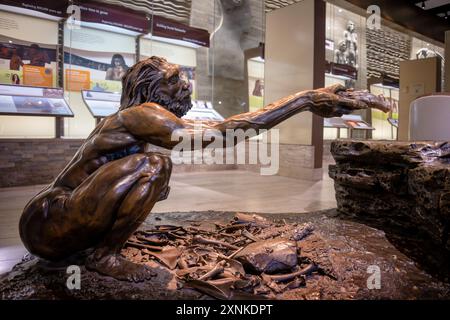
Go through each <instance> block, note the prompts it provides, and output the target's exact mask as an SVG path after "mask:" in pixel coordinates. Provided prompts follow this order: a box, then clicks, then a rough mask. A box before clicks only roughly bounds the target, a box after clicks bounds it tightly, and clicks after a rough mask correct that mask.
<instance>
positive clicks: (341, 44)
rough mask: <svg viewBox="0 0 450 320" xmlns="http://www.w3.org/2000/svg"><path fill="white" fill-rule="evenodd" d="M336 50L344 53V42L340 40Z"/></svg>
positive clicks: (345, 45) (345, 47)
mask: <svg viewBox="0 0 450 320" xmlns="http://www.w3.org/2000/svg"><path fill="white" fill-rule="evenodd" d="M338 49H339V51H340V52H345V51H346V50H347V43H346V42H345V40H342V41H340V42H339V43H338Z"/></svg>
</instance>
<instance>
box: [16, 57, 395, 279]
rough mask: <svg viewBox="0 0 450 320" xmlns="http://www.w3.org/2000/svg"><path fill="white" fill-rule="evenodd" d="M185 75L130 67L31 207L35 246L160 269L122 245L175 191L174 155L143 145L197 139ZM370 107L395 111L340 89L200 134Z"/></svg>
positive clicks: (103, 263) (300, 96) (154, 66)
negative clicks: (112, 103) (181, 134)
mask: <svg viewBox="0 0 450 320" xmlns="http://www.w3.org/2000/svg"><path fill="white" fill-rule="evenodd" d="M179 73H180V69H179V67H178V66H177V65H174V64H170V63H168V62H167V61H166V60H165V59H163V58H159V57H151V58H149V59H147V60H144V61H140V62H138V63H137V64H135V65H134V66H133V67H131V68H130V69H129V70H127V72H126V74H125V76H124V77H123V79H122V82H123V92H122V99H121V106H120V109H119V111H118V112H116V113H115V114H113V115H110V116H108V117H106V118H105V119H103V120H102V121H101V122H100V123H99V124H98V125H97V126H96V128H95V129H94V130H93V131H92V133H91V134H90V135H89V137H88V138H87V139H86V140H85V141H84V143H83V145H82V146H81V147H80V149H79V150H78V151H77V153H76V154H75V156H74V157H73V159H72V160H71V161H70V162H69V164H68V165H67V166H66V167H65V168H64V169H63V171H62V172H61V173H60V174H59V175H58V176H57V177H56V178H55V180H54V181H53V182H52V183H51V184H50V185H48V186H47V187H46V188H45V189H44V190H42V191H41V192H40V193H39V194H38V195H36V196H35V197H34V198H33V199H32V200H31V201H30V202H29V203H28V204H27V205H26V207H25V209H24V212H23V214H22V217H21V219H20V226H19V228H20V236H21V238H22V241H23V243H24V244H25V246H26V248H27V249H28V250H29V252H31V253H32V254H34V255H36V256H39V257H41V258H43V259H46V260H50V261H61V260H64V259H66V258H68V257H69V256H71V255H74V254H75V253H78V252H82V251H86V250H87V249H92V253H91V254H90V255H89V257H88V259H87V260H86V267H87V268H89V269H91V270H96V271H98V272H100V273H102V274H105V275H109V276H112V277H115V278H117V279H121V280H130V281H142V280H144V279H148V278H150V277H151V276H152V275H153V272H152V271H151V270H150V269H149V268H147V267H146V266H143V265H137V264H134V263H132V262H130V261H127V260H126V259H125V258H124V257H122V256H121V255H120V250H121V248H122V247H123V245H124V244H125V242H126V241H127V239H128V238H129V237H130V235H131V234H132V233H133V232H134V231H135V230H136V229H137V228H138V227H139V225H140V224H141V223H142V222H143V221H144V220H145V218H146V217H147V215H148V214H149V213H150V212H151V210H152V208H153V206H154V204H155V203H156V202H157V201H159V200H163V199H165V198H166V197H167V194H168V191H169V186H168V185H169V179H170V174H171V170H172V164H171V161H170V158H168V157H166V156H163V155H161V154H159V153H148V152H145V146H146V144H147V143H151V144H154V145H157V146H161V147H164V148H168V149H171V148H173V147H174V146H175V145H176V144H177V143H178V141H172V139H171V134H172V133H173V132H174V130H177V129H184V130H185V131H186V132H188V133H189V134H192V135H194V122H193V121H189V120H184V119H182V118H181V117H182V116H183V115H184V114H185V113H186V112H187V111H188V110H189V109H190V107H191V100H190V95H191V89H190V85H189V83H187V82H185V81H184V80H182V79H180V77H179ZM368 107H371V108H378V109H382V110H385V111H386V110H388V109H389V105H388V103H387V101H386V100H385V99H384V98H382V97H376V96H373V95H371V94H369V93H367V92H357V91H349V90H345V88H343V87H342V86H333V87H329V88H325V89H319V90H308V91H303V92H299V93H296V94H293V95H291V96H288V97H285V98H283V99H280V100H279V101H276V102H274V103H271V104H270V105H268V106H266V107H265V108H263V109H261V110H259V111H256V112H247V113H243V114H239V115H235V116H233V117H230V118H228V119H226V120H225V121H223V122H211V121H209V122H205V123H204V125H203V130H204V129H216V130H214V131H212V132H215V133H216V134H217V135H219V136H220V138H222V135H225V132H226V129H238V128H240V129H244V130H245V129H249V128H253V129H256V131H257V130H260V129H269V128H271V127H273V126H275V125H276V124H278V123H280V122H282V121H283V120H286V119H288V118H289V117H291V116H293V115H294V114H297V113H299V112H302V111H311V112H313V113H315V114H318V115H321V116H324V117H334V116H340V115H342V114H347V113H350V112H352V111H354V110H357V109H365V108H368ZM195 136H198V135H197V134H195ZM219 136H218V138H219ZM210 142H211V140H209V141H205V142H203V147H206V146H207V145H208V144H209V143H210Z"/></svg>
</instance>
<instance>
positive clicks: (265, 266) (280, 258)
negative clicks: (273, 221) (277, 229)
mask: <svg viewBox="0 0 450 320" xmlns="http://www.w3.org/2000/svg"><path fill="white" fill-rule="evenodd" d="M235 258H236V260H238V261H240V262H241V263H242V265H243V266H244V268H245V270H246V271H248V272H251V273H258V274H260V273H263V272H264V273H269V274H270V273H276V272H283V271H290V270H291V269H292V268H294V267H295V266H297V264H298V259H297V244H296V242H295V241H290V240H286V239H271V240H263V241H258V242H254V243H251V244H249V245H247V246H246V247H245V248H244V249H243V250H242V251H241V252H239V253H238V254H237V255H236V256H235Z"/></svg>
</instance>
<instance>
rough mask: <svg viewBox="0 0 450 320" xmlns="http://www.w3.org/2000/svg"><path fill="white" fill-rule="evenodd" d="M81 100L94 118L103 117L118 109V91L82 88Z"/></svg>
mask: <svg viewBox="0 0 450 320" xmlns="http://www.w3.org/2000/svg"><path fill="white" fill-rule="evenodd" d="M81 93H82V95H83V101H84V103H85V104H86V106H87V107H88V109H89V112H90V113H91V114H92V116H93V117H94V118H104V117H107V116H109V115H111V114H113V113H116V112H117V111H118V110H119V106H120V96H121V94H120V93H117V92H101V91H92V90H82V91H81Z"/></svg>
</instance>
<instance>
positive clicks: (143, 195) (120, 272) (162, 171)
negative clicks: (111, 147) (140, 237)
mask: <svg viewBox="0 0 450 320" xmlns="http://www.w3.org/2000/svg"><path fill="white" fill-rule="evenodd" d="M127 158H130V160H129V161H140V162H142V164H141V165H140V167H139V170H138V171H139V175H138V177H137V179H135V181H134V183H133V185H132V186H131V187H130V188H129V190H128V191H127V192H126V194H125V195H123V197H122V199H123V200H122V201H121V203H120V204H119V205H118V207H117V211H116V212H115V220H114V223H113V224H112V226H111V228H110V229H109V230H108V231H107V232H105V234H104V237H103V239H102V240H101V242H100V243H99V244H98V245H97V246H96V249H95V251H94V252H93V254H92V255H91V256H90V257H89V258H88V260H87V262H86V266H87V267H88V268H89V269H91V270H96V271H98V272H100V273H102V274H106V275H109V276H112V277H115V278H117V279H120V280H130V281H142V280H144V279H148V278H150V277H151V276H152V275H153V272H152V271H151V270H150V269H148V268H147V267H146V266H144V265H138V264H134V263H132V262H130V261H127V260H126V259H124V258H123V257H122V256H120V250H121V249H122V247H123V245H124V244H125V242H126V241H127V239H128V238H129V237H130V235H131V234H132V233H133V232H134V231H135V230H136V229H137V228H138V227H139V225H140V224H141V223H142V222H143V221H144V220H145V218H146V217H147V215H148V214H149V213H150V211H151V210H152V208H153V206H154V204H155V203H156V202H157V201H158V200H160V199H161V198H165V197H166V196H167V194H166V193H167V190H168V183H169V179H170V174H171V171H172V164H171V161H170V158H168V157H165V156H163V155H160V154H153V153H150V154H145V155H143V154H139V155H133V156H130V157H127ZM117 169H118V170H120V168H117ZM109 170H114V168H109ZM111 174H113V172H111ZM131 179H133V177H131ZM121 186H123V187H125V186H126V183H124V181H120V182H119V183H118V184H117V185H110V186H108V187H109V188H111V189H117V190H119V189H120V188H121ZM102 200H103V201H107V200H106V199H99V201H102ZM104 205H105V206H108V203H107V202H106V203H104Z"/></svg>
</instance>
